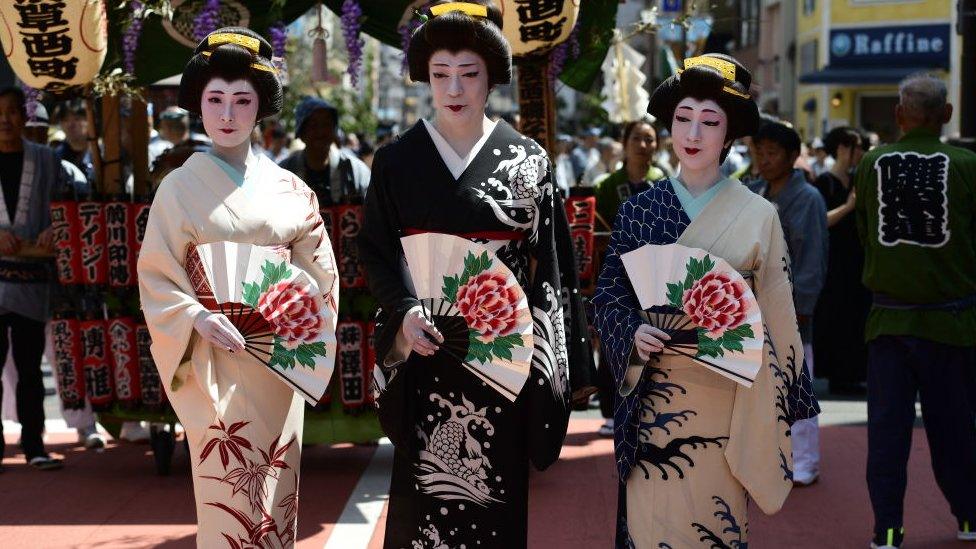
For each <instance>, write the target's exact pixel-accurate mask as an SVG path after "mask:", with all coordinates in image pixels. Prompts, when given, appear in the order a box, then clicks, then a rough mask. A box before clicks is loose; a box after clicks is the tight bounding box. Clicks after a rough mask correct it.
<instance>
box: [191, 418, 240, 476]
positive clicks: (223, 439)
mask: <svg viewBox="0 0 976 549" xmlns="http://www.w3.org/2000/svg"><path fill="white" fill-rule="evenodd" d="M248 423H250V422H249V421H238V422H237V423H233V424H231V426H230V428H229V429H228V428H227V427H226V426H225V425H224V422H223V421H222V420H219V419H218V420H217V423H215V424H213V425H211V426H210V427H209V428H210V429H214V430H216V431H220V432H221V433H222V436H217V437H214V438H212V439H210V440H209V441H207V444H206V445H204V447H203V451H202V452H201V453H200V463H203V462H204V461H206V459H207V457H208V456H210V454H211V452H213V450H214V448H216V449H217V451H218V453H219V454H220V464H221V465H223V467H224V470H227V466H228V465H229V464H230V455H231V454H233V455H234V457H236V458H237V461H238V462H239V463H240V464H242V465H243V464H244V453H243V452H242V451H241V448H246V449H247V450H251V449H252V448H251V443H250V442H248V440H247V439H246V438H244V437H242V436H239V435H236V434H235V433H237V432H238V431H240V430H241V429H243V428H244V427H245V426H246V425H247V424H248Z"/></svg>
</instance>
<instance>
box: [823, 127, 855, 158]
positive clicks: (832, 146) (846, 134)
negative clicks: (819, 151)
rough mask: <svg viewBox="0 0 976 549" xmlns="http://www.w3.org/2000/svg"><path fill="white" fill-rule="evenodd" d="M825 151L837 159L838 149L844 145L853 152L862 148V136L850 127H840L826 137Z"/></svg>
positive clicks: (824, 141)
mask: <svg viewBox="0 0 976 549" xmlns="http://www.w3.org/2000/svg"><path fill="white" fill-rule="evenodd" d="M823 143H824V150H825V151H826V152H827V154H829V155H830V156H831V157H833V158H834V159H836V158H837V147H839V146H841V145H843V146H845V147H849V148H850V149H851V150H852V151H853V150H854V149H856V148H858V147H860V146H861V134H860V133H858V131H857V130H855V129H854V128H852V127H850V126H840V127H837V128H834V129H832V130H830V132H829V133H827V136H826V137H824V140H823Z"/></svg>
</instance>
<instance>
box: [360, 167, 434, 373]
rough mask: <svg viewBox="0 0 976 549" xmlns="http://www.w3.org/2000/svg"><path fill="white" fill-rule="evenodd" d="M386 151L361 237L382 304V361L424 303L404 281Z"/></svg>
mask: <svg viewBox="0 0 976 549" xmlns="http://www.w3.org/2000/svg"><path fill="white" fill-rule="evenodd" d="M385 152H386V151H385V150H384V149H380V150H379V151H377V153H376V157H375V158H374V160H373V171H372V174H371V177H370V182H369V189H368V190H367V192H366V201H365V207H364V210H363V227H362V230H361V231H360V232H359V237H358V240H357V242H358V244H359V258H360V261H361V262H362V264H363V266H364V267H365V268H366V281H367V283H368V284H369V290H370V292H371V293H372V294H373V297H375V298H376V300H377V301H379V303H380V307H381V310H380V313H379V315H378V317H377V326H376V339H375V348H376V363H377V364H378V365H386V364H387V363H388V360H387V358H388V355H390V354H391V353H392V352H394V350H395V347H396V339H397V334H398V333H399V332H400V325H401V324H402V323H403V317H404V315H406V314H407V311H409V310H410V309H411V308H413V307H415V306H419V305H420V301H418V300H417V298H416V297H414V295H413V294H412V293H411V292H410V291H409V290H408V289H407V287H406V284H405V282H404V277H405V276H407V274H406V273H407V270H406V263H405V260H404V258H403V249H402V248H401V246H400V231H399V227H397V226H396V223H395V220H396V219H397V213H396V207H395V205H394V204H393V202H392V200H391V198H390V196H389V188H388V182H387V180H386V155H385V154H384V153H385Z"/></svg>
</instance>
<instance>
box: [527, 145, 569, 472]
mask: <svg viewBox="0 0 976 549" xmlns="http://www.w3.org/2000/svg"><path fill="white" fill-rule="evenodd" d="M543 162H544V168H543V170H544V171H543V173H544V174H545V175H544V176H543V178H542V180H541V181H540V182H539V184H538V188H539V190H540V194H539V196H538V198H536V207H537V210H536V215H537V216H538V217H537V219H536V222H537V223H536V229H535V232H534V234H532V236H531V237H530V244H531V254H532V259H533V260H535V273H534V275H533V278H532V287H531V288H530V289H529V291H527V292H526V293H527V294H528V297H529V306H530V308H531V310H532V324H533V331H532V333H533V340H534V341H533V343H534V346H535V351H534V353H533V355H532V368H531V373H530V375H529V379H528V380H527V381H526V382H525V386H524V387H523V389H522V395H520V398H526V399H527V406H528V412H529V425H528V428H527V429H526V434H527V436H528V440H527V442H526V446H527V448H528V451H529V459H530V460H531V461H532V464H533V465H534V466H535V467H536V468H537V469H539V470H543V469H545V468H547V467H548V466H549V465H551V464H552V463H553V462H555V461H556V459H557V458H558V457H559V452H560V450H561V449H562V445H563V439H565V437H566V429H567V427H568V426H569V413H570V406H569V392H570V388H569V372H568V349H567V345H566V328H565V323H564V314H565V313H564V311H563V303H562V296H561V288H562V284H561V282H560V275H559V259H558V255H557V253H556V239H557V238H569V234H568V232H567V231H566V230H561V231H559V233H560V234H559V235H558V237H557V235H556V226H557V223H556V218H555V215H556V213H557V212H555V211H554V210H555V203H556V202H555V197H554V193H555V190H554V184H553V180H552V170H551V169H550V168H549V164H548V161H543Z"/></svg>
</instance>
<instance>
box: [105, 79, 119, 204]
mask: <svg viewBox="0 0 976 549" xmlns="http://www.w3.org/2000/svg"><path fill="white" fill-rule="evenodd" d="M102 148H103V154H104V156H103V158H102V180H101V191H102V192H103V193H105V194H106V195H108V196H114V195H117V194H120V193H121V192H122V110H121V101H119V97H118V96H115V95H105V96H102Z"/></svg>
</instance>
